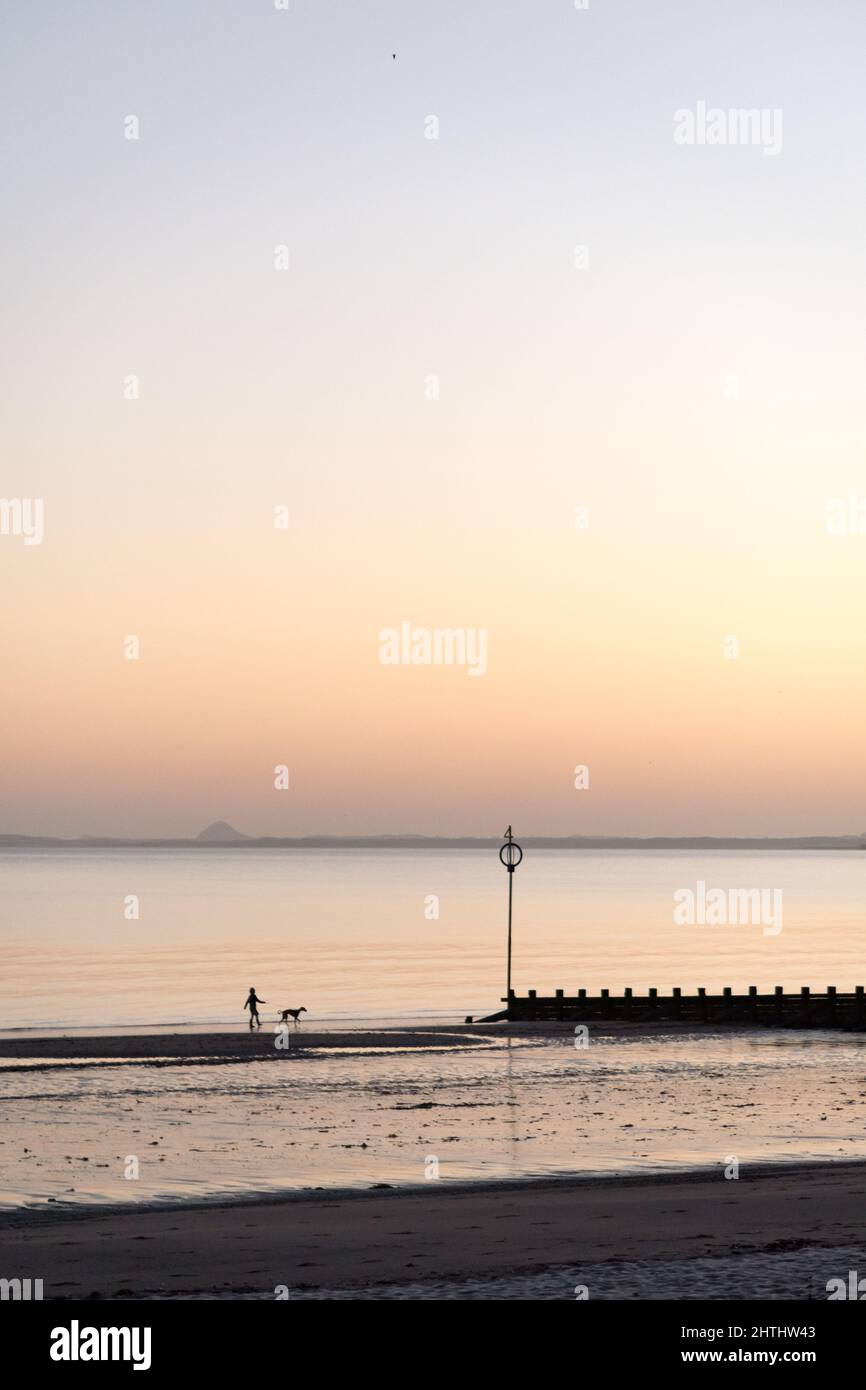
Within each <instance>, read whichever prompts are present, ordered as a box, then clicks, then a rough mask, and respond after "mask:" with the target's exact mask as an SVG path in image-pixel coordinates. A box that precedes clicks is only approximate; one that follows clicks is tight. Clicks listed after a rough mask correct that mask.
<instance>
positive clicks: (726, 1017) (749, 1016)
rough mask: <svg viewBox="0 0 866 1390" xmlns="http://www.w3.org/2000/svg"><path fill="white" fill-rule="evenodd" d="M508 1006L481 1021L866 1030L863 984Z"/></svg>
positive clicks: (583, 997) (560, 993)
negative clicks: (844, 989) (821, 989)
mask: <svg viewBox="0 0 866 1390" xmlns="http://www.w3.org/2000/svg"><path fill="white" fill-rule="evenodd" d="M502 1003H503V1004H505V1005H507V1007H506V1008H505V1009H502V1010H500V1012H499V1013H495V1014H491V1015H490V1016H489V1017H488V1018H485V1019H481V1020H479V1021H480V1022H482V1023H499V1022H506V1021H507V1022H510V1023H525V1022H532V1021H539V1022H541V1021H547V1022H568V1023H592V1022H600V1021H602V1020H620V1021H626V1022H633V1023H662V1022H683V1023H712V1024H723V1023H740V1024H750V1023H751V1024H757V1025H760V1026H764V1027H768V1028H841V1029H851V1030H858V1029H864V1030H866V995H864V991H863V986H862V985H858V986H857V987H856V989H855V990H854V991H853V993H850V994H844V993H840V992H839V991H838V990H837V989H836V987H835V985H828V986H827V989H826V990H825V991H824V992H823V993H821V992H817V991H813V990H812V989H810V988H809V986H808V985H805V986H804V987H803V988H802V989H801V990H799V991H797V992H796V993H790V994H786V993H785V991H784V988H783V986H782V985H776V988H775V989H774V991H773V993H772V994H759V993H758V989H757V986H756V985H751V986H750V987H749V989H748V992H747V993H745V994H735V993H734V991H733V989H729V988H728V989H723V990H722V992H721V993H720V994H710V993H708V992H707V990H706V989H698V990H697V991H696V993H694V994H684V993H683V991H682V990H681V989H673V990H672V991H671V993H670V994H659V992H658V990H657V989H651V990H650V991H649V992H648V993H647V994H635V993H634V992H633V991H632V990H630V989H625V990H623V992H622V994H611V992H610V990H608V989H603V990H601V991H600V992H599V993H598V994H589V993H587V991H586V990H585V989H579V990H578V991H577V993H576V994H568V995H567V994H566V993H565V991H564V990H561V989H558V990H556V992H555V994H552V995H541V994H537V993H536V991H535V990H534V989H531V990H530V991H529V993H528V994H525V995H520V994H517V993H515V991H513V990H512V992H511V994H510V995H509V996H508V998H507V999H503V1000H502Z"/></svg>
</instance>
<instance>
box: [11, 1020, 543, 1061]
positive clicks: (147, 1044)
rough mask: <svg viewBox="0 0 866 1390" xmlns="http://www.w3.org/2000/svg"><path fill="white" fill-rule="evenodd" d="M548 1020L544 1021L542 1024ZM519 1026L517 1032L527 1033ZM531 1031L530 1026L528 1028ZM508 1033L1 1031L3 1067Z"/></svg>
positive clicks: (477, 1039)
mask: <svg viewBox="0 0 866 1390" xmlns="http://www.w3.org/2000/svg"><path fill="white" fill-rule="evenodd" d="M543 1026H544V1025H542V1027H543ZM523 1031H524V1030H517V1029H515V1032H514V1034H513V1035H515V1036H516V1035H517V1034H518V1033H521V1034H522V1033H523ZM526 1031H527V1032H528V1030H526ZM497 1036H498V1037H500V1038H501V1037H503V1036H506V1034H504V1033H503V1032H501V1031H497V1029H496V1027H495V1025H492V1024H491V1025H489V1026H488V1027H487V1028H476V1027H474V1026H464V1027H461V1028H458V1027H456V1026H455V1025H453V1024H450V1025H439V1026H436V1025H433V1026H431V1027H430V1028H418V1027H407V1028H387V1029H383V1028H378V1029H364V1028H354V1029H346V1028H344V1029H329V1030H328V1031H327V1032H326V1031H323V1030H321V1029H319V1030H318V1031H316V1030H313V1029H310V1028H304V1027H303V1026H301V1027H299V1028H296V1027H295V1026H294V1025H293V1024H291V1023H290V1024H288V1025H287V1028H286V1029H285V1031H283V1030H281V1029H280V1028H279V1025H278V1024H275V1023H271V1024H263V1025H262V1027H261V1028H260V1029H255V1030H253V1031H252V1032H250V1031H249V1030H248V1029H247V1030H246V1031H237V1030H235V1031H219V1030H216V1029H215V1030H212V1031H210V1032H176V1033H170V1032H158V1033H157V1032H147V1033H104V1034H101V1033H92V1034H80V1035H79V1034H77V1033H55V1034H44V1035H41V1036H37V1035H27V1034H25V1035H22V1036H10V1035H7V1036H6V1037H0V1068H2V1065H3V1063H4V1062H20V1061H23V1060H27V1061H32V1062H39V1061H41V1060H45V1061H51V1062H53V1061H58V1060H63V1061H85V1060H90V1059H100V1060H103V1059H104V1060H117V1061H121V1060H127V1059H129V1060H135V1061H141V1060H145V1059H146V1060H152V1061H154V1062H157V1063H158V1062H163V1061H166V1060H168V1061H179V1060H183V1061H195V1060H202V1061H205V1062H207V1061H213V1062H222V1061H238V1062H260V1061H268V1060H270V1059H272V1058H276V1059H277V1060H279V1059H281V1058H283V1057H285V1056H286V1055H287V1054H288V1053H291V1054H292V1055H295V1054H296V1053H298V1052H302V1051H307V1052H312V1051H316V1050H320V1049H322V1048H327V1049H329V1050H331V1049H333V1048H364V1049H365V1050H366V1049H371V1048H378V1049H385V1048H426V1049H432V1050H436V1049H441V1048H453V1047H467V1046H472V1045H473V1044H480V1045H483V1044H484V1043H485V1042H490V1041H491V1040H493V1039H495V1038H496V1037H497Z"/></svg>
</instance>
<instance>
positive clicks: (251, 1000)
mask: <svg viewBox="0 0 866 1390" xmlns="http://www.w3.org/2000/svg"><path fill="white" fill-rule="evenodd" d="M267 1002H268V1001H267V999H260V998H259V996H258V995H257V994H256V987H255V985H250V992H249V994H248V995H247V1001H246V1003H245V1004H244V1008H245V1009H249V1011H250V1027H251V1028H252V1027H253V1019H255V1021H256V1023H255V1026H256V1027H257V1028H261V1026H262V1021H261V1019H260V1018H259V1004H267Z"/></svg>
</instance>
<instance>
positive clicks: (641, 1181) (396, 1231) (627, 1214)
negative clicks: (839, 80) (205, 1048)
mask: <svg viewBox="0 0 866 1390" xmlns="http://www.w3.org/2000/svg"><path fill="white" fill-rule="evenodd" d="M864 1213H866V1164H860V1163H858V1164H840V1165H837V1166H835V1167H826V1166H820V1165H813V1166H803V1167H797V1168H791V1169H784V1168H777V1169H775V1170H768V1169H766V1168H763V1169H756V1170H755V1172H753V1173H749V1172H748V1171H746V1172H743V1173H742V1174H741V1176H740V1178H739V1180H738V1181H736V1182H734V1181H726V1180H725V1179H724V1177H723V1176H722V1174H721V1172H716V1173H712V1174H709V1173H704V1174H698V1173H690V1174H687V1175H682V1176H677V1177H659V1176H656V1177H652V1178H630V1179H625V1178H616V1179H609V1180H603V1179H597V1180H595V1181H582V1182H581V1181H578V1182H575V1181H573V1180H567V1179H562V1180H558V1181H548V1182H525V1183H520V1184H491V1185H488V1186H484V1187H474V1188H472V1187H470V1188H461V1189H458V1190H448V1189H444V1188H437V1187H436V1185H435V1184H433V1183H430V1184H428V1185H426V1186H425V1187H423V1188H417V1189H415V1190H412V1191H404V1192H399V1191H390V1192H369V1193H346V1192H334V1193H331V1194H329V1195H327V1196H321V1195H318V1194H309V1195H296V1196H293V1197H289V1198H280V1199H270V1200H265V1201H258V1202H249V1201H238V1202H236V1203H230V1204H228V1203H213V1204H209V1205H206V1206H202V1205H191V1206H178V1207H172V1208H170V1209H160V1210H145V1211H130V1210H118V1211H112V1212H105V1211H102V1212H100V1211H93V1210H90V1211H84V1212H65V1213H63V1214H57V1215H47V1214H46V1213H45V1212H44V1211H43V1212H39V1213H38V1214H37V1213H33V1212H27V1213H17V1214H6V1215H4V1216H2V1217H0V1241H2V1248H3V1254H4V1260H5V1266H6V1267H7V1268H9V1269H21V1270H31V1271H34V1272H35V1271H45V1282H46V1288H45V1297H46V1298H64V1299H92V1298H102V1299H117V1298H129V1297H158V1298H179V1297H180V1298H182V1297H193V1296H196V1295H198V1296H203V1295H208V1296H232V1297H238V1296H247V1297H259V1298H274V1297H275V1290H277V1289H278V1288H279V1287H280V1286H282V1287H283V1288H284V1289H287V1290H288V1294H289V1297H304V1296H307V1297H315V1296H317V1295H318V1296H320V1297H322V1296H328V1297H331V1296H334V1295H338V1296H343V1297H354V1298H367V1297H389V1296H391V1297H406V1296H414V1297H417V1298H424V1297H431V1298H432V1297H437V1298H441V1297H451V1298H459V1297H461V1296H465V1295H466V1294H467V1293H468V1294H469V1296H475V1297H485V1296H488V1297H490V1296H494V1297H507V1296H509V1294H510V1295H511V1296H520V1294H519V1291H520V1289H521V1286H522V1285H523V1286H526V1284H527V1276H529V1282H530V1285H531V1279H532V1276H533V1275H535V1276H538V1275H543V1276H544V1278H543V1285H544V1292H543V1295H542V1296H544V1297H548V1298H567V1299H572V1298H574V1297H575V1292H574V1289H575V1286H576V1285H577V1284H587V1287H588V1294H589V1296H590V1297H593V1296H595V1297H598V1296H602V1297H610V1298H623V1297H626V1298H627V1297H643V1298H666V1297H674V1296H675V1297H679V1298H701V1297H704V1298H706V1297H713V1296H718V1293H717V1291H716V1290H715V1283H714V1281H716V1282H717V1281H718V1279H719V1278H720V1277H725V1278H728V1279H732V1280H733V1283H732V1286H731V1287H732V1290H734V1291H731V1292H729V1293H728V1294H727V1296H728V1297H737V1298H744V1299H751V1298H756V1297H774V1296H775V1297H778V1296H781V1295H780V1293H779V1290H780V1288H784V1287H788V1288H791V1287H792V1286H791V1280H790V1274H791V1271H792V1270H793V1272H794V1283H793V1290H794V1292H789V1293H788V1295H787V1296H788V1297H798V1298H820V1297H826V1288H825V1284H826V1279H827V1278H830V1277H835V1276H838V1277H847V1273H848V1270H849V1268H850V1267H851V1260H852V1259H854V1258H856V1256H857V1254H858V1253H859V1255H860V1259H861V1267H863V1266H862V1261H863V1260H864V1258H866V1256H864V1249H866V1215H864ZM798 1256H806V1257H808V1258H807V1260H805V1261H804V1260H803V1259H802V1258H801V1259H800V1260H799V1261H798V1259H797V1257H798ZM732 1261H733V1263H734V1266H735V1268H734V1270H733V1273H732V1272H731V1269H730V1265H731V1262H732ZM643 1262H646V1264H645V1266H644V1268H643V1269H642V1270H641V1269H640V1268H639V1267H640V1266H641V1265H642V1263H643ZM828 1271H829V1272H828ZM662 1274H665V1275H666V1277H665V1278H663V1277H661V1276H662ZM587 1281H588V1283H587ZM601 1285H603V1288H601V1287H600V1286H601ZM407 1286H408V1289H409V1290H410V1291H409V1292H408V1293H407ZM526 1296H529V1295H526Z"/></svg>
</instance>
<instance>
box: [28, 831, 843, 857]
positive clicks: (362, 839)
mask: <svg viewBox="0 0 866 1390" xmlns="http://www.w3.org/2000/svg"><path fill="white" fill-rule="evenodd" d="M520 843H521V844H522V845H523V846H524V848H525V849H562V850H581V849H595V850H598V849H658V850H676V849H704V850H713V849H735V850H736V849H742V850H746V849H758V850H826V849H838V850H849V849H850V850H863V849H866V838H864V837H861V836H859V835H797V836H788V837H781V836H780V837H764V838H761V837H756V836H739V837H738V836H717V835H676V836H666V835H654V836H648V837H641V836H632V835H564V836H555V835H522V836H521V837H520ZM500 844H501V838H500V837H498V836H486V837H483V838H482V837H472V836H463V835H461V836H437V835H301V836H274V835H259V836H245V837H244V838H239V839H237V840H228V839H226V840H207V839H201V838H192V839H178V838H166V839H146V838H140V837H137V838H129V839H124V838H121V837H117V836H110V835H87V836H83V837H82V838H80V839H63V838H62V837H60V836H48V835H0V849H195V850H202V851H203V852H205V853H206V852H207V851H208V850H214V849H219V850H224V849H231V850H237V851H238V852H240V853H243V851H244V850H247V849H298V850H304V849H367V850H376V849H383V850H392V849H412V850H422V849H430V850H435V849H484V850H493V849H496V848H498V846H499V845H500Z"/></svg>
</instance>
